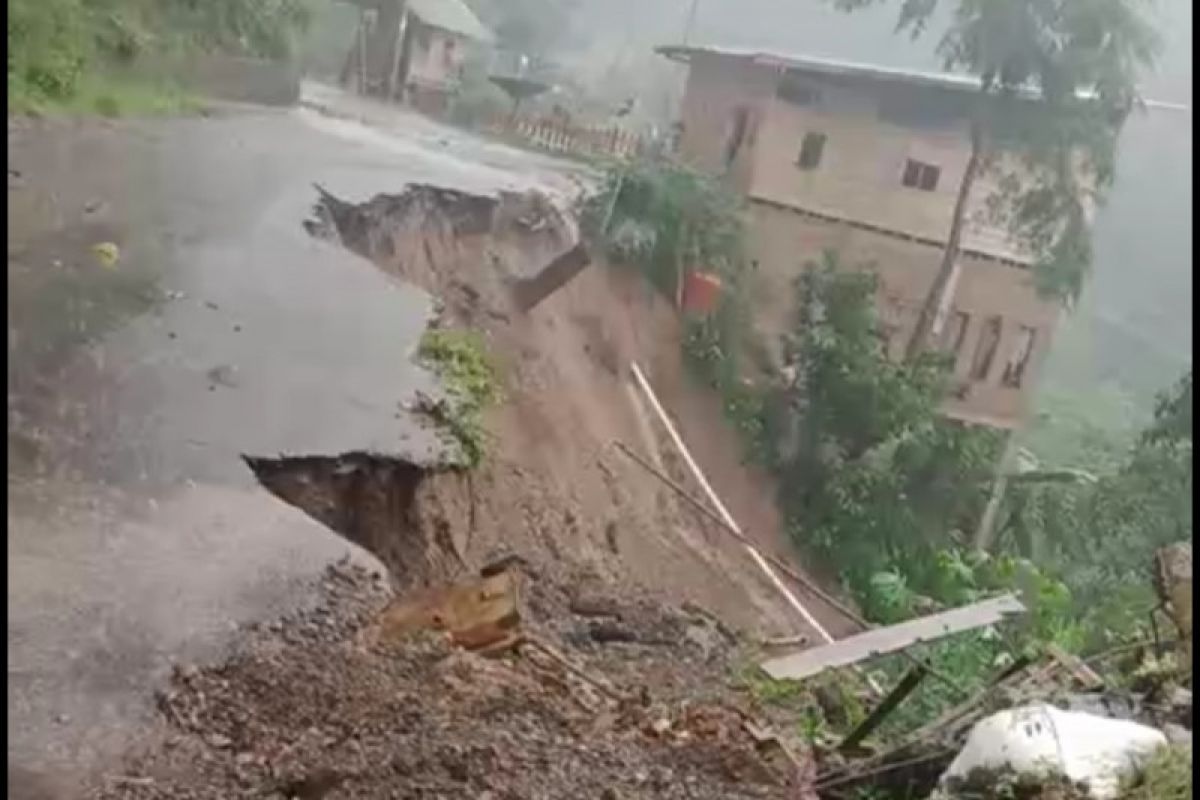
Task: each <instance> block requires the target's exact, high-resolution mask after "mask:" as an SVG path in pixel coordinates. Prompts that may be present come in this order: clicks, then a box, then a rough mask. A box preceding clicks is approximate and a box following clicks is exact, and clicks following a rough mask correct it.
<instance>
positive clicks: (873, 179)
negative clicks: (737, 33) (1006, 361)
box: [681, 53, 1022, 259]
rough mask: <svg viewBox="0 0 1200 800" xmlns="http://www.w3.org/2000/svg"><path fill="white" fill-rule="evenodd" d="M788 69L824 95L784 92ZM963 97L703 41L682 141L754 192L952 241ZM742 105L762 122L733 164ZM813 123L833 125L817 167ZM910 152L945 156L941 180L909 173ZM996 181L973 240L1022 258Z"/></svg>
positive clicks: (968, 240)
mask: <svg viewBox="0 0 1200 800" xmlns="http://www.w3.org/2000/svg"><path fill="white" fill-rule="evenodd" d="M785 80H786V81H787V82H788V83H789V84H790V85H791V86H803V87H805V88H806V89H808V90H810V91H811V92H812V93H813V94H815V95H816V100H815V101H814V102H812V103H811V104H809V105H799V104H797V103H794V102H787V101H785V100H783V99H780V98H779V97H777V90H778V89H779V88H780V84H781V81H785ZM964 97H965V96H964V95H962V94H960V93H947V92H945V91H941V90H936V89H920V88H915V87H905V86H902V85H888V86H881V85H878V84H875V83H867V82H864V81H858V80H853V79H848V78H833V77H829V76H820V75H798V74H796V73H790V74H789V75H788V76H787V77H786V78H784V77H783V73H781V71H780V70H779V69H778V68H776V67H772V66H769V65H765V64H754V63H752V62H750V61H749V60H746V59H738V58H732V57H728V56H720V55H717V54H704V53H701V54H698V55H696V56H695V57H694V58H693V61H692V67H691V69H690V70H689V74H688V83H687V89H686V92H685V96H684V100H683V111H682V120H683V123H684V133H683V137H682V142H681V150H682V154H683V156H684V158H685V159H686V160H687V161H688V162H689V163H691V164H693V165H695V166H698V167H700V168H703V169H706V170H708V171H710V172H714V173H723V174H728V175H729V176H730V179H731V183H732V185H734V186H735V187H736V188H737V189H738V190H739V191H742V192H744V193H746V194H747V195H748V196H750V197H755V198H761V199H764V200H768V201H771V202H776V203H783V204H785V205H793V206H797V207H799V208H804V209H807V210H811V211H815V212H819V213H824V214H828V215H831V216H836V217H842V218H848V219H855V220H860V221H864V222H869V223H871V224H873V225H875V226H877V227H881V228H885V229H889V230H895V231H898V232H903V233H906V234H909V235H913V236H917V237H920V238H926V239H931V240H934V241H945V239H946V237H947V235H948V231H949V226H950V218H951V214H952V212H953V209H954V203H955V199H956V196H957V192H958V188H959V182H960V181H961V179H962V175H963V171H964V170H965V168H966V165H967V161H968V157H969V155H970V146H969V139H968V135H967V125H966V121H965V117H964V116H963V105H962V103H963V99H964ZM739 109H747V110H748V111H749V113H750V117H751V122H750V131H751V133H750V135H749V136H748V137H747V143H746V144H743V146H742V148H741V149H740V151H739V155H738V157H737V158H736V159H735V161H734V162H733V163H732V164H730V165H727V164H726V162H725V159H724V157H725V154H726V152H727V150H726V145H727V143H728V141H729V137H730V132H731V129H732V128H733V125H734V118H735V115H736V114H737V113H739V111H738V110H739ZM806 133H820V134H824V135H825V137H826V141H825V145H824V148H823V151H822V157H821V161H820V163H819V164H818V165H817V166H816V167H814V168H812V169H807V170H806V169H801V168H800V166H799V165H798V164H797V160H798V156H799V153H800V149H801V144H802V142H803V140H804V136H805V134H806ZM909 159H915V160H917V161H921V162H924V163H928V164H932V165H934V166H937V167H938V168H939V170H940V174H939V176H938V180H937V184H936V187H935V188H934V189H933V190H932V191H925V190H922V189H918V188H910V187H906V186H904V185H903V184H902V181H901V178H902V176H903V174H904V169H905V164H906V162H907V161H908V160H909ZM994 189H995V180H994V179H993V177H992V176H990V175H988V174H984V175H981V176H980V177H979V178H978V179H977V181H976V184H975V189H974V191H973V192H972V196H971V199H972V202H971V204H970V205H969V207H968V225H967V228H966V230H965V231H964V235H963V246H964V247H966V248H969V249H976V250H980V251H983V252H988V253H993V254H1003V255H1006V256H1008V257H1011V258H1015V259H1020V258H1022V256H1021V254H1020V253H1019V252H1018V249H1017V248H1016V247H1014V246H1013V244H1012V243H1011V242H1009V241H1007V237H1005V236H1004V234H1003V233H1002V231H1000V230H999V229H997V228H996V227H994V226H991V225H988V224H986V220H985V219H984V216H985V210H986V200H987V198H988V196H989V195H991V194H992V193H993V191H994Z"/></svg>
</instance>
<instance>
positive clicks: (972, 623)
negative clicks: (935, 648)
mask: <svg viewBox="0 0 1200 800" xmlns="http://www.w3.org/2000/svg"><path fill="white" fill-rule="evenodd" d="M1024 612H1025V606H1024V605H1022V604H1021V601H1020V600H1018V599H1017V598H1016V596H1015V595H1012V594H1005V595H1001V596H1000V597H994V598H992V599H990V600H983V601H981V602H978V603H972V604H971V605H967V606H962V607H960V608H955V609H951V610H950V611H944V612H942V613H940V614H934V615H932V616H928V617H920V618H918V619H914V620H909V621H908V622H901V623H900V624H898V625H891V626H889V627H886V628H875V629H873V630H869V631H866V632H865V633H859V634H856V635H854V636H851V637H849V638H846V639H842V640H841V641H839V642H834V643H832V644H828V645H825V646H823V647H815V648H812V649H810V650H804V651H801V652H799V653H793V654H791V655H786V656H780V657H778V658H772V659H770V660H768V661H764V662H763V664H762V668H763V670H765V671H766V673H767V674H768V675H770V676H771V677H772V678H774V679H776V680H782V679H785V678H787V679H792V680H799V679H801V678H806V677H808V676H810V675H815V674H817V673H819V672H822V671H824V670H826V669H831V668H834V667H844V666H847V665H851V664H857V663H858V662H860V661H863V660H865V659H868V658H872V657H874V656H880V655H884V654H886V653H893V652H895V651H897V650H903V649H905V648H907V647H911V646H912V645H914V644H920V643H922V642H929V641H933V640H936V639H940V638H942V637H944V636H949V635H950V634H953V633H960V632H962V631H968V630H971V629H973V628H981V627H983V626H985V625H994V624H996V623H997V622H1002V621H1003V620H1004V619H1005V618H1006V617H1009V616H1012V615H1014V614H1022V613H1024Z"/></svg>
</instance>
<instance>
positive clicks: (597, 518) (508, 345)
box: [260, 186, 855, 642]
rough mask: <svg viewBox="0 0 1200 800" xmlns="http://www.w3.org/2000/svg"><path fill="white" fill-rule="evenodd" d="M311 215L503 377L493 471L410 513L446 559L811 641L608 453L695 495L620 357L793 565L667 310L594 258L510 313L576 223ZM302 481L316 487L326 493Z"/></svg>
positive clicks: (711, 532) (682, 515)
mask: <svg viewBox="0 0 1200 800" xmlns="http://www.w3.org/2000/svg"><path fill="white" fill-rule="evenodd" d="M316 216H317V219H316V220H314V221H311V222H310V223H308V227H309V229H310V232H313V233H314V234H317V235H325V236H340V238H341V240H342V241H343V243H344V244H346V246H348V247H350V248H351V249H353V250H355V251H357V252H359V253H360V254H361V255H364V256H366V257H368V258H370V259H371V260H372V261H373V262H374V263H376V264H377V265H378V266H380V268H381V269H383V270H384V271H386V272H388V273H390V274H393V275H396V276H397V277H399V278H402V279H404V280H406V281H410V282H413V283H416V284H417V285H419V286H421V287H423V288H425V289H427V290H428V291H430V292H431V293H432V294H433V295H434V296H435V297H437V298H439V299H440V301H441V302H442V304H443V305H442V309H441V314H440V318H439V319H438V320H437V321H436V322H435V324H438V325H444V326H459V327H469V328H472V329H475V330H479V331H481V332H483V333H484V334H485V335H486V337H487V341H488V344H489V347H490V350H491V352H492V354H493V356H494V358H495V360H496V362H497V365H498V367H499V372H500V374H501V375H502V377H503V381H504V394H505V400H504V402H503V403H501V404H500V405H499V406H498V407H496V408H494V409H493V410H491V411H490V412H489V414H488V418H487V428H488V431H489V434H490V435H489V457H488V458H487V459H486V463H485V464H484V465H483V466H482V467H481V468H480V469H478V470H475V471H472V472H471V473H463V472H460V471H453V470H452V471H446V472H440V473H437V474H434V475H433V476H431V477H430V479H429V480H425V481H422V482H421V485H420V486H419V487H418V488H417V489H416V494H415V496H416V497H417V498H418V500H419V502H420V504H421V505H422V506H423V507H424V508H426V509H436V510H435V511H434V512H433V513H432V514H431V515H429V516H427V518H426V519H425V520H424V521H422V520H420V519H413V518H411V517H410V518H409V519H408V520H407V522H409V523H413V522H415V523H416V524H418V525H421V524H425V526H426V528H427V529H428V528H430V527H431V526H429V525H428V522H429V520H430V519H433V520H435V524H433V525H432V529H436V530H438V531H441V532H442V537H443V539H445V542H446V543H447V544H449V545H451V547H450V549H449V550H448V551H446V552H447V553H452V554H453V557H452V558H449V559H447V563H449V564H454V565H455V567H456V568H467V567H469V568H474V567H477V566H478V565H479V563H481V560H486V559H487V558H489V557H491V556H493V555H495V554H496V553H497V552H501V551H503V552H510V551H511V552H517V553H520V554H521V555H522V556H523V557H525V558H527V559H530V560H531V561H532V562H534V563H543V562H545V563H569V564H571V565H575V566H583V567H586V568H588V569H591V570H594V571H596V572H597V573H598V574H600V575H603V576H604V577H605V578H606V579H607V580H609V581H611V582H614V583H617V584H619V583H630V584H632V585H636V586H639V587H646V588H648V589H650V590H652V591H657V592H660V593H661V594H662V596H663V597H665V598H669V599H671V600H673V601H675V602H682V601H690V602H695V603H699V604H701V605H703V606H705V607H706V608H709V609H711V610H712V611H713V612H715V613H718V614H720V615H721V616H722V617H723V618H724V619H726V620H728V621H729V622H730V623H731V624H733V625H736V626H738V627H741V628H745V629H747V630H750V631H754V632H756V633H760V634H764V635H768V636H772V637H775V636H785V635H795V634H804V635H807V636H808V637H809V638H810V641H813V642H817V641H819V639H818V637H817V635H816V633H815V632H813V631H811V630H807V629H806V627H805V626H804V623H803V621H802V620H799V619H797V616H796V614H795V612H794V611H792V610H791V609H790V608H788V607H787V606H786V604H785V602H784V601H783V599H782V598H781V597H780V596H779V594H778V593H777V591H776V590H775V589H774V588H773V587H772V586H771V585H770V584H769V582H768V581H767V579H766V578H765V576H763V575H762V574H761V573H760V572H759V571H758V569H757V567H756V566H755V565H754V564H753V563H752V562H751V561H750V559H749V558H748V556H747V554H746V553H745V551H744V549H743V548H742V547H741V546H740V545H738V544H737V543H736V542H734V541H733V540H732V539H730V538H729V537H728V536H726V535H725V534H724V533H723V532H721V530H720V529H719V528H718V527H717V526H715V525H713V524H712V523H711V522H709V521H708V520H705V519H704V518H703V517H701V516H700V515H698V514H696V513H695V512H694V511H692V510H690V509H687V508H686V506H684V505H683V504H681V503H680V501H679V500H678V499H677V498H676V497H675V496H674V495H673V494H672V492H671V491H670V490H669V489H667V488H666V487H665V486H663V485H662V484H661V483H660V482H659V481H657V480H656V479H655V478H654V477H652V476H651V475H649V474H648V473H646V472H645V471H644V470H643V469H642V468H641V467H639V466H638V465H636V464H634V463H633V462H632V461H630V460H629V459H628V457H626V456H625V455H623V454H622V453H621V452H620V451H618V450H617V449H616V448H614V447H613V443H614V442H624V443H625V444H627V445H629V446H630V447H632V448H633V449H634V450H636V451H639V452H642V453H644V454H646V455H647V456H648V457H649V458H650V460H651V461H653V462H656V463H660V464H662V465H663V466H664V468H665V469H666V471H667V472H668V473H670V474H671V475H672V476H673V477H674V478H675V480H676V481H677V482H678V483H680V484H682V485H683V486H684V487H686V488H687V489H688V490H689V492H691V493H692V494H693V495H694V496H696V497H701V496H702V495H701V492H700V488H699V486H697V485H696V482H695V481H694V479H692V478H691V477H690V475H689V474H688V473H687V472H686V470H685V469H684V468H683V465H682V463H681V462H680V461H679V459H678V457H677V456H676V455H675V454H674V452H673V450H672V448H671V446H670V444H669V443H668V442H667V440H666V438H665V433H664V432H663V430H662V427H661V425H660V423H659V422H658V421H657V419H654V418H653V417H652V416H650V412H649V410H648V409H647V408H644V407H643V401H642V400H641V398H640V396H639V395H638V393H637V390H636V389H635V388H634V386H633V384H632V383H631V381H630V377H629V375H630V373H629V365H630V363H632V362H637V363H639V364H641V365H642V367H643V370H644V372H646V374H647V376H648V379H649V380H650V382H651V383H652V384H653V385H654V386H655V387H656V393H658V395H659V398H660V401H661V402H662V403H663V405H664V406H665V407H667V408H668V409H671V410H672V411H674V412H675V421H676V425H677V426H678V428H679V430H680V433H681V435H682V436H683V437H684V438H685V440H686V441H687V442H688V443H689V444H690V446H691V448H692V449H693V455H694V457H695V458H696V459H697V461H698V463H699V464H700V465H701V467H702V469H704V470H705V472H706V474H707V476H708V478H709V481H710V483H711V484H712V485H713V486H714V487H716V489H717V491H718V493H719V494H720V496H721V497H722V499H723V500H724V502H725V503H726V504H727V505H728V507H729V509H730V512H731V513H732V514H733V515H734V517H735V519H738V520H739V521H740V523H741V524H742V525H743V526H744V528H745V529H746V530H747V531H748V532H749V533H750V535H751V536H752V537H753V538H754V539H755V540H756V541H757V543H758V545H759V546H760V547H761V548H762V549H764V550H766V551H769V552H771V553H773V554H774V555H776V556H778V557H780V558H782V559H784V560H789V561H794V557H793V555H792V552H791V548H790V547H789V545H788V544H787V542H786V541H785V539H784V536H783V533H782V530H781V522H780V519H779V515H778V513H777V511H776V506H775V502H774V491H775V489H774V483H773V481H772V480H771V479H770V478H769V476H767V475H765V474H763V473H762V472H761V471H759V470H756V469H754V468H752V467H750V466H747V465H745V464H743V463H742V459H741V458H740V455H739V454H740V443H739V442H738V439H737V435H736V433H735V431H733V430H732V428H730V427H729V426H728V425H727V423H726V422H725V421H724V419H723V417H722V412H721V408H720V403H719V400H718V398H717V397H716V396H715V395H714V394H713V393H711V392H709V391H707V390H704V389H701V388H699V387H697V386H695V385H694V384H693V382H692V381H691V379H690V377H689V376H687V375H686V374H685V373H684V370H683V366H682V363H681V353H682V350H681V345H680V342H681V326H680V323H679V319H678V317H677V315H676V313H675V311H674V309H673V308H672V307H671V306H670V304H669V303H667V302H665V301H664V300H663V299H662V298H660V297H658V296H656V295H655V294H654V293H653V292H652V290H651V289H650V288H649V286H648V284H646V283H645V282H643V281H642V280H641V279H640V278H639V277H638V276H637V275H636V274H635V273H633V272H632V271H629V270H625V269H621V268H616V267H612V266H609V265H607V264H604V263H594V264H593V265H592V266H591V267H589V268H588V269H586V270H584V271H583V272H582V273H581V274H579V275H578V276H577V277H576V278H575V279H574V280H573V281H572V282H571V283H570V284H568V285H567V286H566V287H565V288H563V289H562V290H560V291H558V292H556V293H555V294H553V295H551V296H550V297H549V298H548V299H547V300H546V301H545V302H543V303H542V304H540V305H538V306H537V307H536V308H535V309H534V310H533V311H532V312H530V313H528V314H523V313H520V312H517V311H515V310H514V308H513V303H512V300H511V291H510V289H511V287H512V286H513V284H514V282H515V281H517V280H523V279H524V280H528V279H529V278H530V277H531V274H532V273H534V272H535V271H536V269H531V268H530V265H534V266H535V267H536V266H540V265H542V264H545V263H548V262H549V261H550V260H551V259H552V258H553V257H554V256H555V255H557V254H558V253H561V252H563V251H564V250H566V249H568V248H569V247H570V246H571V245H572V243H573V242H574V240H575V239H576V236H577V234H576V233H575V231H574V223H573V219H572V218H571V216H570V214H569V213H567V212H562V211H560V210H559V209H557V208H556V207H555V206H554V205H553V204H552V203H551V202H549V201H548V200H547V199H545V198H544V197H541V196H539V195H537V194H528V195H503V196H501V197H500V198H498V199H497V198H482V197H477V196H472V195H466V194H462V193H458V192H451V191H447V190H443V189H439V188H436V187H429V186H414V187H410V188H408V189H407V190H405V191H404V192H402V193H400V194H398V195H379V196H377V197H375V198H373V199H372V200H370V201H369V202H367V203H363V204H361V205H353V204H349V203H346V202H344V201H342V200H340V199H337V198H334V197H332V196H330V195H328V194H326V193H322V202H321V203H320V204H319V205H318V207H317V215H316ZM297 464H298V462H297ZM310 467H311V464H309V465H307V466H305V467H304V468H303V469H305V470H306V469H309V468H310ZM340 469H341V471H342V474H343V475H345V474H346V473H347V472H348V471H349V470H348V469H347V468H346V467H344V466H343V467H341V468H340ZM302 471H303V470H302ZM355 472H356V474H358V473H361V474H363V475H365V474H366V473H367V472H369V470H365V469H364V470H356V471H355ZM274 474H275V475H276V476H277V477H278V476H279V475H280V474H281V473H280V472H279V471H278V470H276V471H275V473H274ZM260 477H261V473H260ZM364 479H365V480H368V481H370V480H372V479H366V478H364ZM375 482H376V483H379V481H378V480H376V481H375ZM392 483H394V482H393V481H392V479H390V478H388V479H384V480H383V483H382V484H380V486H381V487H382V486H383V485H384V484H387V485H391V484H392ZM303 485H304V486H305V487H308V488H307V489H306V490H307V491H309V492H310V493H311V491H312V487H329V486H330V483H329V481H322V480H311V479H306V480H305V481H304V484H303ZM268 486H272V484H271V483H270V482H268ZM347 486H348V484H347V482H346V480H345V479H342V480H341V481H340V488H338V489H337V490H336V491H334V494H336V495H338V496H337V497H323V498H320V499H317V498H311V497H310V498H309V499H308V500H307V501H304V500H302V501H299V502H296V504H297V505H299V506H300V507H302V508H306V509H310V510H311V509H313V508H334V507H340V506H344V505H345V502H346V500H347V497H348V495H346V493H345V490H346V488H347ZM272 488H275V489H276V491H277V493H280V494H282V496H284V497H285V499H290V500H295V498H294V497H289V496H288V494H289V493H288V492H287V491H284V492H280V491H279V489H278V488H277V486H272ZM377 505H379V507H380V508H381V509H385V508H386V509H392V510H394V509H395V508H396V507H397V504H396V502H394V501H392V502H389V503H385V504H377ZM401 505H403V504H401ZM387 513H390V512H385V513H384V515H383V518H381V519H379V520H378V522H377V524H375V525H369V526H368V527H373V528H374V529H375V530H376V531H377V532H376V533H364V532H363V531H362V530H360V531H359V532H358V534H357V535H355V536H352V538H356V539H357V540H359V541H360V543H362V544H364V545H366V546H367V547H368V549H371V550H372V551H373V552H376V553H377V554H379V553H380V549H381V548H384V549H386V548H387V547H389V546H392V545H389V544H387V543H386V542H389V541H390V542H392V543H393V544H394V538H395V537H394V532H393V531H394V524H393V522H392V521H389V518H387ZM423 513H424V512H423ZM320 518H322V519H323V521H326V522H327V523H328V522H329V520H328V519H326V518H324V517H320ZM333 527H335V529H339V530H341V528H339V527H338V526H337V525H334V526H333ZM359 527H360V528H361V527H362V525H360V526H359ZM343 532H345V531H344V530H343ZM364 537H365V538H364ZM423 538H424V539H426V540H430V539H432V538H433V537H428V536H426V537H423ZM383 558H384V561H385V563H388V564H389V566H391V567H392V568H393V569H394V570H397V572H398V573H400V572H403V568H399V569H398V568H397V564H396V562H395V561H394V560H389V559H388V558H387V557H386V556H384V557H383ZM797 569H799V567H797ZM431 575H432V577H433V578H434V579H436V578H438V577H441V576H440V575H436V574H431ZM793 588H794V590H795V591H796V592H797V593H798V594H799V596H800V597H801V598H802V601H803V602H805V604H806V605H809V606H810V608H811V609H812V611H813V613H814V615H816V616H817V618H818V620H819V621H820V622H821V623H822V625H823V626H824V627H826V629H827V630H829V631H830V632H831V633H832V634H833V635H834V636H840V635H845V634H846V633H848V632H850V631H852V630H855V627H854V624H853V623H852V622H850V621H848V620H846V619H845V618H844V616H843V615H841V614H840V613H839V612H837V611H836V610H835V609H833V608H831V607H829V606H827V605H826V604H824V603H823V602H822V601H821V600H820V599H819V598H817V597H814V596H811V595H809V594H806V593H805V591H804V588H803V587H802V586H796V587H793Z"/></svg>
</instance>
